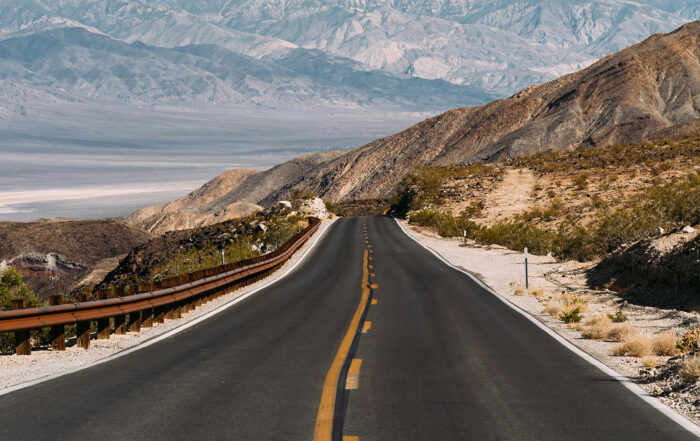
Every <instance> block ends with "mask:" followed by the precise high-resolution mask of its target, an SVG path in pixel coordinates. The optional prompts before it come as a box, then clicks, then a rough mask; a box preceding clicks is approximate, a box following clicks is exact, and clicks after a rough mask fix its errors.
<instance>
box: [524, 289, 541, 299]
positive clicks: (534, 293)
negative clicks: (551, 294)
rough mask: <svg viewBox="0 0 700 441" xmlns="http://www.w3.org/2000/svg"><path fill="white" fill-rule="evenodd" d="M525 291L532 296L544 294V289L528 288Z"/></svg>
mask: <svg viewBox="0 0 700 441" xmlns="http://www.w3.org/2000/svg"><path fill="white" fill-rule="evenodd" d="M527 292H528V294H530V295H531V296H533V297H542V295H544V289H535V288H530V289H529V290H528V291H527Z"/></svg>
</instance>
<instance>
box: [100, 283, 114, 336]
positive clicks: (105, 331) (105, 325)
mask: <svg viewBox="0 0 700 441" xmlns="http://www.w3.org/2000/svg"><path fill="white" fill-rule="evenodd" d="M107 295H108V291H107V290H106V289H101V290H99V291H97V300H104V299H106V298H107ZM110 331H111V327H110V326H109V317H105V318H101V319H97V339H98V340H109V333H110Z"/></svg>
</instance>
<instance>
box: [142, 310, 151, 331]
mask: <svg viewBox="0 0 700 441" xmlns="http://www.w3.org/2000/svg"><path fill="white" fill-rule="evenodd" d="M141 327H142V328H152V327H153V308H146V309H142V310H141Z"/></svg>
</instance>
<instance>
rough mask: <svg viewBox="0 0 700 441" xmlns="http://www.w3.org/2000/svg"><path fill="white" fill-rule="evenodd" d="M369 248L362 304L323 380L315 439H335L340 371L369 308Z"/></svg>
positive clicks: (365, 255) (363, 268)
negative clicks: (336, 403) (334, 426)
mask: <svg viewBox="0 0 700 441" xmlns="http://www.w3.org/2000/svg"><path fill="white" fill-rule="evenodd" d="M367 255H368V253H367V250H365V253H364V257H363V260H362V298H361V299H360V304H359V305H357V310H355V315H354V316H353V317H352V321H351V322H350V327H349V328H348V331H347V332H346V333H345V337H343V341H342V342H341V343H340V347H339V348H338V352H337V353H336V354H335V358H334V359H333V363H332V364H331V367H330V369H329V370H328V373H327V374H326V380H325V381H324V382H323V392H322V394H321V404H320V405H319V408H318V414H317V415H316V429H315V430H314V441H332V439H333V416H334V415H335V399H336V396H337V394H338V387H339V386H338V383H339V382H340V373H341V371H342V369H343V365H344V364H345V360H347V358H348V354H349V353H350V346H352V342H353V340H354V339H355V336H356V335H357V330H358V329H359V328H360V324H361V322H362V315H363V314H364V312H365V310H366V309H367V302H369V295H370V290H369V270H368V264H367V262H368V260H367Z"/></svg>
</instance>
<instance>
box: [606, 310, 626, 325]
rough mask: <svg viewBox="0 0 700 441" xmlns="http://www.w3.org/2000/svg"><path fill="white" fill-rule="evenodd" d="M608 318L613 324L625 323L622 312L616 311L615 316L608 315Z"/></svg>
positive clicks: (624, 316)
mask: <svg viewBox="0 0 700 441" xmlns="http://www.w3.org/2000/svg"><path fill="white" fill-rule="evenodd" d="M608 318H609V319H610V320H611V321H612V322H613V323H624V322H626V321H627V316H626V315H625V313H624V312H622V311H617V312H616V313H615V314H610V313H608Z"/></svg>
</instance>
